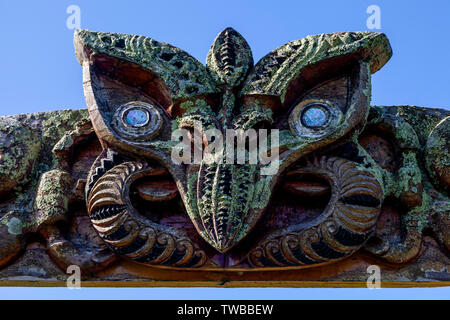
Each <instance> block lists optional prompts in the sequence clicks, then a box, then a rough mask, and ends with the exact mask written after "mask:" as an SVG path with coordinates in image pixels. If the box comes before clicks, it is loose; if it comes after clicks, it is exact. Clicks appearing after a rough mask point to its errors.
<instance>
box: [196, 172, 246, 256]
mask: <svg viewBox="0 0 450 320" xmlns="http://www.w3.org/2000/svg"><path fill="white" fill-rule="evenodd" d="M253 183H254V168H253V167H252V166H251V165H245V164H244V165H227V164H211V165H208V164H205V163H202V165H201V168H200V175H199V181H198V199H197V203H198V208H199V213H200V218H201V220H202V224H203V226H200V228H203V229H204V230H205V231H206V234H207V238H206V237H205V239H206V240H207V241H208V242H209V243H210V244H211V245H212V246H213V247H215V248H216V249H217V250H218V251H219V252H222V253H223V252H226V251H227V250H229V249H230V248H231V247H232V246H233V245H235V244H236V243H237V242H239V241H240V240H241V239H242V238H243V237H244V236H245V235H246V233H247V232H248V231H249V230H247V229H249V226H247V225H246V224H245V223H244V218H245V217H246V215H247V214H248V211H249V207H250V205H249V203H250V201H251V199H252V194H251V190H252V189H251V187H252V185H253Z"/></svg>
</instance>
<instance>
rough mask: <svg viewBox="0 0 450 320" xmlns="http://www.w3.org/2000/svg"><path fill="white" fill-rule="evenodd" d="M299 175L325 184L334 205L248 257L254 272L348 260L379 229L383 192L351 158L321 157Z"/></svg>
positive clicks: (287, 231) (270, 241)
mask: <svg viewBox="0 0 450 320" xmlns="http://www.w3.org/2000/svg"><path fill="white" fill-rule="evenodd" d="M297 172H299V173H305V174H316V175H318V176H321V177H322V178H324V179H326V180H327V181H328V183H329V184H330V185H331V198H330V201H329V203H328V205H327V207H326V208H325V210H324V212H323V213H322V214H321V215H320V216H319V217H318V218H317V219H316V220H314V221H312V222H311V223H310V224H308V225H305V226H303V227H302V226H299V227H298V228H297V230H295V228H294V231H292V228H290V229H289V230H286V231H285V232H278V233H277V234H276V235H274V236H272V237H270V238H269V239H268V240H265V241H263V242H261V243H260V244H259V245H258V246H257V247H256V248H255V249H253V250H252V251H251V252H250V254H249V258H248V260H249V263H250V264H251V265H252V266H253V267H290V266H308V265H316V264H321V263H327V262H331V261H334V260H339V259H342V258H345V257H347V256H349V255H351V254H352V253H354V252H355V251H357V250H358V249H359V248H361V246H362V245H363V244H364V242H365V241H366V240H367V239H368V237H369V236H370V234H371V233H372V231H373V229H374V227H375V225H376V222H377V219H378V215H379V213H380V207H381V203H382V197H383V191H382V188H381V186H380V183H379V182H378V180H377V179H376V178H375V176H374V175H373V174H371V173H370V172H368V171H367V170H366V169H364V168H362V167H360V166H358V164H357V163H355V162H351V161H348V160H346V159H342V158H336V157H330V158H327V157H322V158H321V159H315V160H313V161H311V162H309V163H308V165H307V166H306V167H304V168H301V169H299V170H298V171H297ZM280 234H281V235H280Z"/></svg>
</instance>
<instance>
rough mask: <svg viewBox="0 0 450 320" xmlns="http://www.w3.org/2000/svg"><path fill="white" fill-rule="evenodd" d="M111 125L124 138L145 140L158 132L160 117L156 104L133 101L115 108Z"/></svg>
mask: <svg viewBox="0 0 450 320" xmlns="http://www.w3.org/2000/svg"><path fill="white" fill-rule="evenodd" d="M111 125H112V127H113V129H114V130H115V131H116V132H117V134H119V135H120V136H122V137H124V138H125V139H128V140H134V141H145V140H148V139H152V138H154V137H155V136H156V135H157V134H158V133H159V131H160V129H161V125H162V118H161V113H160V112H159V110H158V107H157V106H156V105H152V104H149V103H146V102H140V101H133V102H129V103H127V104H124V105H121V106H119V107H118V108H117V110H116V112H114V115H113V118H112V121H111Z"/></svg>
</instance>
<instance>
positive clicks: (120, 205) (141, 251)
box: [87, 162, 206, 267]
mask: <svg viewBox="0 0 450 320" xmlns="http://www.w3.org/2000/svg"><path fill="white" fill-rule="evenodd" d="M151 170H152V169H151V168H149V167H147V166H146V164H144V163H139V162H125V163H123V164H120V165H118V166H115V167H114V168H112V169H111V170H109V171H107V172H106V173H105V174H104V175H103V176H102V177H101V178H100V179H99V180H98V181H97V182H96V183H95V185H94V187H93V188H92V190H91V192H90V193H89V195H88V199H87V206H88V211H89V214H90V218H91V221H92V224H93V226H94V228H95V229H96V230H97V232H98V233H99V235H100V236H101V238H102V239H103V240H104V241H105V242H106V243H107V244H108V245H109V246H110V247H111V248H112V249H113V250H114V251H115V252H116V253H118V254H120V255H122V256H125V257H127V258H129V259H133V260H135V261H138V262H143V263H147V264H156V265H158V264H161V265H166V266H173V267H199V266H202V265H203V264H205V262H206V256H205V253H204V252H203V251H202V250H198V249H197V248H196V246H195V245H194V244H193V243H192V242H191V241H190V240H189V238H187V237H185V236H183V235H182V233H181V232H177V231H174V230H170V229H169V228H167V227H163V226H160V225H158V224H156V223H151V222H149V221H147V220H145V219H142V218H139V217H138V216H137V213H136V212H134V210H135V209H134V208H132V206H131V202H130V199H129V197H128V196H129V187H130V184H131V181H130V179H133V176H135V175H145V172H146V171H151Z"/></svg>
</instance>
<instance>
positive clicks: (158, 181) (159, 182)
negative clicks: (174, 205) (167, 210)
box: [136, 171, 178, 201]
mask: <svg viewBox="0 0 450 320" xmlns="http://www.w3.org/2000/svg"><path fill="white" fill-rule="evenodd" d="M166 173H167V172H166V171H162V172H161V175H155V176H149V177H147V178H146V179H145V180H143V181H140V182H139V184H138V185H137V186H136V190H137V192H138V194H139V196H140V197H141V198H142V199H144V200H147V201H166V200H170V199H173V198H175V196H176V195H177V193H178V188H177V185H176V184H175V182H174V181H173V180H172V179H171V177H170V176H169V175H168V173H167V175H166Z"/></svg>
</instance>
